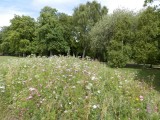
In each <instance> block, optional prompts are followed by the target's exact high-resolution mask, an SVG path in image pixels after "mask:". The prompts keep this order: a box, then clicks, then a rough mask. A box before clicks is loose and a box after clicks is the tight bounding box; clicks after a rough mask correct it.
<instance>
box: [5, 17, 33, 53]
mask: <svg viewBox="0 0 160 120" xmlns="http://www.w3.org/2000/svg"><path fill="white" fill-rule="evenodd" d="M9 27H10V29H9V31H8V34H7V39H8V41H9V44H10V52H11V53H12V54H16V55H18V54H19V55H20V54H23V56H25V55H26V54H27V53H30V47H29V46H30V43H31V42H32V41H33V38H34V31H35V20H34V19H33V18H31V17H29V16H19V15H15V16H14V18H13V19H11V25H10V26H9ZM24 41H25V42H24ZM22 44H23V45H22Z"/></svg>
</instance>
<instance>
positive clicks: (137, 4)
mask: <svg viewBox="0 0 160 120" xmlns="http://www.w3.org/2000/svg"><path fill="white" fill-rule="evenodd" d="M86 1H87V0H33V2H32V4H33V6H34V7H35V8H36V9H39V10H40V9H42V8H43V7H44V6H46V5H48V6H51V7H54V8H57V9H58V11H60V12H65V13H67V14H71V13H73V8H74V7H76V6H77V5H78V4H80V3H85V2H86ZM89 1H93V0H89ZM97 1H98V2H99V3H101V4H102V5H105V6H107V8H108V9H109V13H112V12H113V10H115V9H116V8H126V9H130V10H135V11H137V10H140V9H142V8H143V3H144V0H97Z"/></svg>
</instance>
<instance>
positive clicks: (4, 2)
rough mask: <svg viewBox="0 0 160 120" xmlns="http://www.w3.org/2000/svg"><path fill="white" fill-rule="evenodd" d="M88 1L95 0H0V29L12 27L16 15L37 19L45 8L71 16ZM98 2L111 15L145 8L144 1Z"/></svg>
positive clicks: (113, 0) (107, 0)
mask: <svg viewBox="0 0 160 120" xmlns="http://www.w3.org/2000/svg"><path fill="white" fill-rule="evenodd" d="M87 1H93V0H0V27H2V26H8V25H10V19H12V18H13V17H14V15H15V14H16V15H29V16H31V17H33V18H35V19H36V18H37V17H38V16H39V12H40V10H41V9H42V8H43V7H44V6H50V7H53V8H56V9H57V10H58V11H59V12H64V13H67V14H69V15H71V14H72V13H73V9H74V8H75V7H77V6H78V5H79V4H80V3H82V4H83V3H86V2H87ZM97 2H98V3H101V5H102V6H106V7H107V8H108V9H109V13H112V12H113V11H114V10H115V9H117V8H126V9H129V10H134V11H138V10H140V9H142V8H143V3H144V0H97Z"/></svg>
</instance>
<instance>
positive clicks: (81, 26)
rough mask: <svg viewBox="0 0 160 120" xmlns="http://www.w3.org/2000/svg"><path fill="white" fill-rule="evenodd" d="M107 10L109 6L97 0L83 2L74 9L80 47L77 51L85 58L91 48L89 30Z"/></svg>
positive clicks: (75, 30)
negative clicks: (102, 4) (103, 5)
mask: <svg viewBox="0 0 160 120" xmlns="http://www.w3.org/2000/svg"><path fill="white" fill-rule="evenodd" d="M107 12H108V10H107V8H106V7H102V6H101V4H99V3H97V2H96V1H93V2H87V3H86V4H81V5H79V6H78V7H76V8H75V9H74V13H73V24H74V38H75V41H77V48H78V49H79V50H78V51H77V52H78V53H80V54H81V55H82V57H83V58H84V57H85V54H86V50H88V48H89V39H90V36H89V31H90V30H91V28H92V27H93V26H94V25H95V23H96V22H98V21H99V20H100V19H101V18H102V16H103V15H105V14H107Z"/></svg>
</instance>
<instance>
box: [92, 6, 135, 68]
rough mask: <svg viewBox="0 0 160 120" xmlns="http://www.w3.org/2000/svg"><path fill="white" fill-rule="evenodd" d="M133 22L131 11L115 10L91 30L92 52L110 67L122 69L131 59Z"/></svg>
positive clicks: (133, 16)
mask: <svg viewBox="0 0 160 120" xmlns="http://www.w3.org/2000/svg"><path fill="white" fill-rule="evenodd" d="M134 20H135V14H134V13H133V12H132V11H128V10H124V9H122V10H121V9H117V10H116V11H114V12H113V14H111V15H107V16H105V17H104V18H103V19H102V20H101V21H100V22H99V23H97V24H96V25H95V26H94V27H93V29H92V30H91V32H90V36H91V46H92V48H93V50H94V52H95V53H97V56H98V57H99V56H100V58H101V59H102V60H104V61H106V62H108V63H109V65H110V66H113V67H123V66H125V64H126V63H127V61H128V60H129V59H130V58H131V55H132V52H131V44H132V43H133V40H134V30H135V26H134V25H135V24H134ZM97 56H96V57H97Z"/></svg>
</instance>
